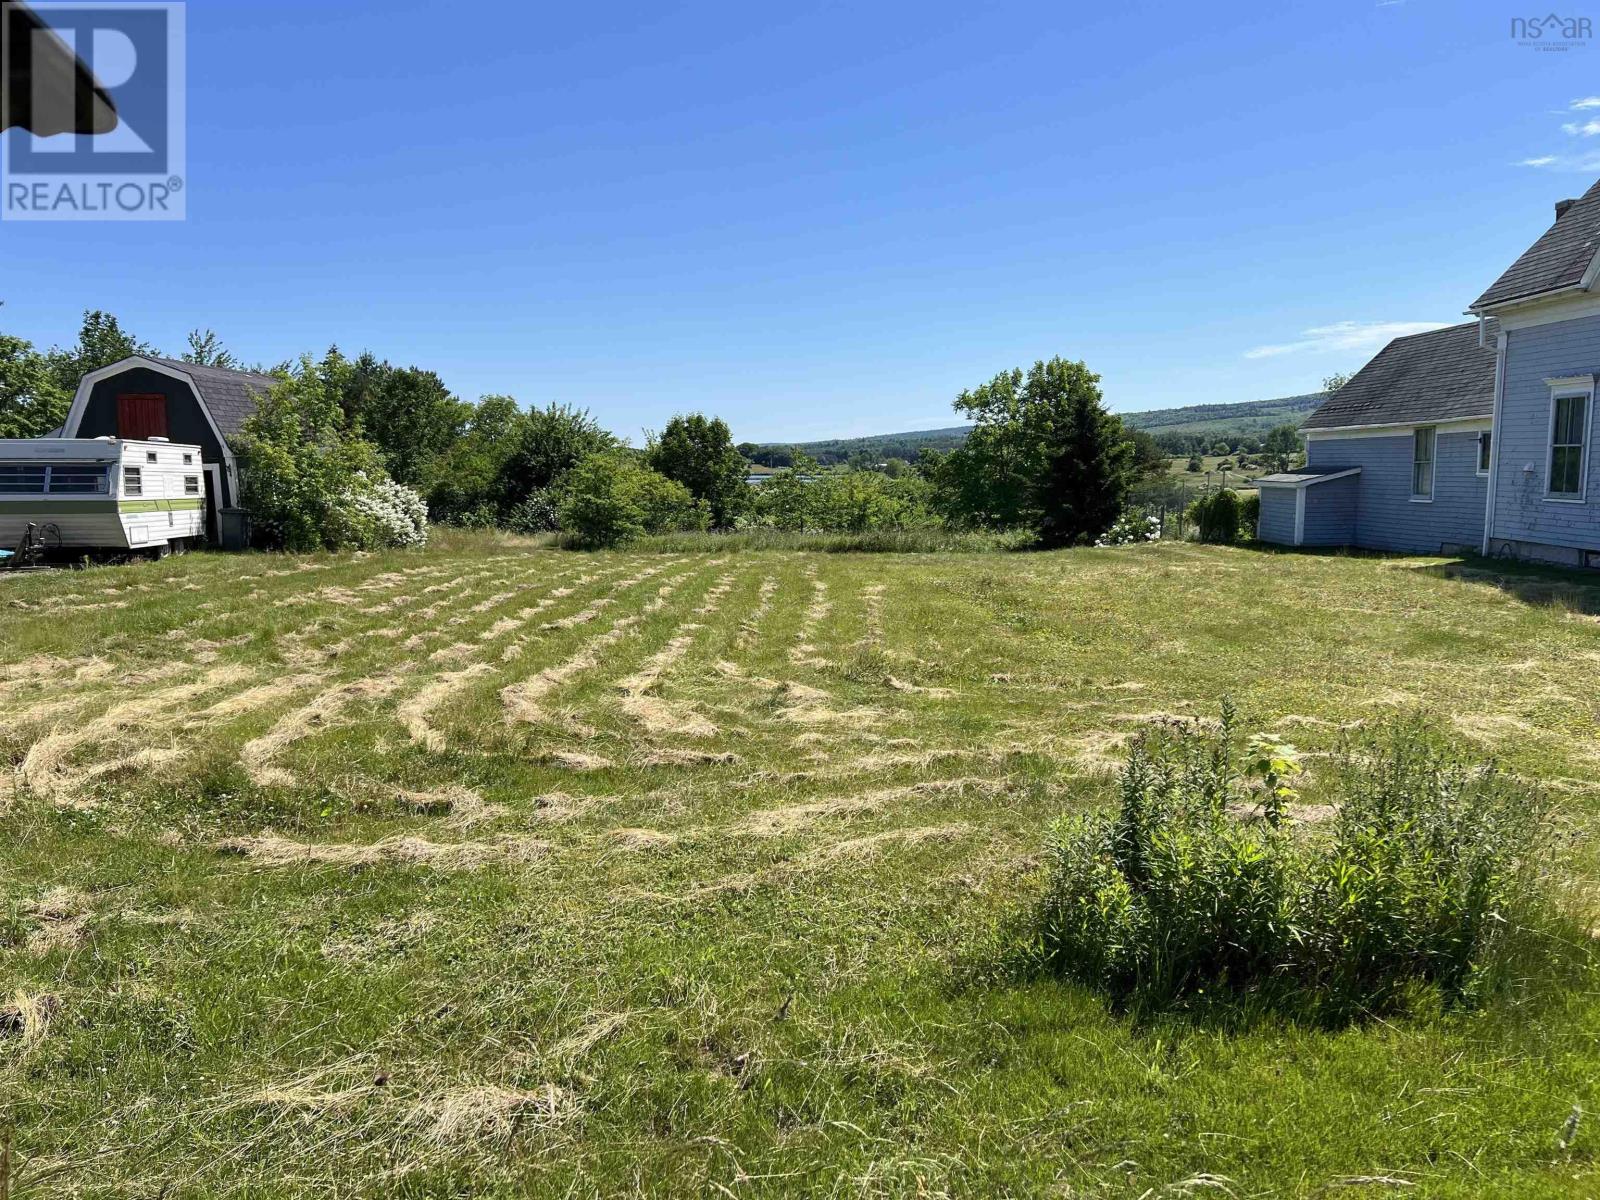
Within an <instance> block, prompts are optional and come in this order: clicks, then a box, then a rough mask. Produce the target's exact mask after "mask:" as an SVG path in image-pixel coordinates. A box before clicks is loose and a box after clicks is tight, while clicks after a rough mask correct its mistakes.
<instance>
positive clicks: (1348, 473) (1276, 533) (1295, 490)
mask: <svg viewBox="0 0 1600 1200" xmlns="http://www.w3.org/2000/svg"><path fill="white" fill-rule="evenodd" d="M1360 475H1361V468H1360V467H1343V468H1337V469H1333V470H1327V469H1323V470H1316V471H1310V470H1307V471H1292V472H1285V473H1282V474H1278V475H1267V476H1264V477H1262V478H1260V479H1257V480H1255V481H1254V483H1255V486H1256V487H1258V488H1259V489H1260V490H1261V522H1260V524H1259V525H1257V526H1256V536H1257V537H1258V538H1260V539H1261V540H1262V541H1263V542H1276V543H1277V544H1278V545H1280V546H1349V545H1353V544H1354V543H1355V540H1356V501H1357V490H1356V486H1357V485H1356V481H1357V479H1358V478H1359V477H1360Z"/></svg>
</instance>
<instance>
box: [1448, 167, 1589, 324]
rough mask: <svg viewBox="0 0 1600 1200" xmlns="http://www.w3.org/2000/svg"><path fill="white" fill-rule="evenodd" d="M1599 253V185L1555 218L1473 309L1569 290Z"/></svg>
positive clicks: (1476, 302) (1478, 300)
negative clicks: (1554, 221) (1542, 234)
mask: <svg viewBox="0 0 1600 1200" xmlns="http://www.w3.org/2000/svg"><path fill="white" fill-rule="evenodd" d="M1596 252H1600V183H1596V184H1595V185H1594V186H1593V187H1591V188H1590V189H1589V190H1588V191H1587V192H1585V193H1584V194H1583V198H1582V199H1581V200H1577V201H1574V202H1573V204H1572V206H1571V207H1570V208H1568V209H1567V210H1566V211H1565V212H1563V213H1562V214H1561V215H1560V216H1558V217H1557V218H1556V223H1555V224H1554V225H1552V226H1550V228H1549V229H1547V230H1545V232H1544V236H1542V237H1541V238H1540V239H1539V240H1538V241H1536V242H1535V243H1534V244H1533V245H1531V246H1529V247H1528V249H1527V250H1525V251H1524V252H1523V255H1522V257H1521V258H1519V259H1517V261H1516V262H1514V263H1512V264H1511V266H1510V267H1508V268H1507V269H1506V273H1505V274H1504V275H1502V276H1500V278H1499V279H1497V280H1495V281H1494V284H1493V286H1491V287H1490V288H1489V290H1488V291H1487V292H1485V293H1484V294H1483V295H1481V296H1479V297H1478V298H1477V300H1476V301H1474V302H1473V305H1472V307H1473V308H1474V309H1479V308H1486V307H1488V306H1489V305H1493V304H1504V303H1505V302H1506V301H1508V300H1523V299H1527V298H1528V297H1531V296H1538V295H1542V294H1543V293H1545V292H1553V291H1557V290H1559V289H1561V288H1568V287H1573V286H1575V285H1576V284H1578V283H1580V282H1581V281H1582V280H1583V275H1584V272H1585V271H1587V270H1588V269H1589V264H1590V263H1591V262H1593V261H1594V256H1595V254H1596Z"/></svg>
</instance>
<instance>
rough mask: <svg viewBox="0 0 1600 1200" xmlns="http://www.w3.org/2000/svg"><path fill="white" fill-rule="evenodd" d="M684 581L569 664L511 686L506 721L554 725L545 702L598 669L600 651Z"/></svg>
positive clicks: (645, 574)
mask: <svg viewBox="0 0 1600 1200" xmlns="http://www.w3.org/2000/svg"><path fill="white" fill-rule="evenodd" d="M665 569H666V567H665V566H661V567H655V568H652V569H651V570H649V571H642V572H640V573H639V574H638V575H636V576H633V577H631V579H625V580H622V581H621V582H619V583H618V584H616V585H614V586H613V589H612V590H613V591H616V590H619V589H621V588H622V587H623V586H624V585H626V586H628V587H632V586H634V585H636V584H639V583H642V582H644V581H645V580H646V579H647V578H650V577H652V576H654V575H657V574H659V573H660V572H661V571H663V570H665ZM683 578H684V577H683V576H679V577H678V578H677V579H676V580H673V581H671V582H668V583H666V584H663V585H662V587H661V588H660V590H659V592H658V593H657V595H656V599H655V600H653V601H651V603H650V604H647V605H646V606H645V608H644V611H643V612H640V613H636V614H634V615H633V616H630V617H621V618H619V619H618V620H617V621H616V623H615V624H613V625H612V626H611V628H610V629H608V630H606V631H605V632H604V633H602V634H599V635H598V636H596V637H594V638H592V639H590V641H589V642H588V643H587V644H586V645H584V646H583V647H581V648H580V649H578V650H577V651H576V652H575V653H574V654H573V655H572V657H571V658H569V659H567V660H566V661H565V662H562V663H558V664H557V665H555V666H553V667H545V668H543V669H541V670H540V671H539V673H538V674H537V675H535V676H533V678H531V679H525V680H523V681H522V682H521V683H514V684H512V685H511V686H510V687H507V688H504V689H502V690H501V692H500V701H501V703H502V705H504V707H505V710H506V713H505V718H506V721H507V722H509V723H513V724H515V723H518V722H521V723H524V724H529V725H548V724H551V723H552V720H551V716H550V714H549V713H548V712H547V711H545V709H544V707H543V705H542V703H541V702H542V701H543V700H545V699H546V698H547V697H548V696H549V695H550V693H552V692H554V691H555V690H556V689H557V688H559V687H561V686H562V685H563V684H565V683H566V682H567V681H569V680H570V679H572V678H574V677H575V676H577V675H581V674H583V673H584V672H585V671H590V670H593V669H594V668H595V667H596V666H598V665H599V663H600V652H601V651H602V650H604V649H606V648H607V647H610V646H614V645H615V644H616V643H618V642H620V641H621V640H622V639H623V638H625V637H627V636H628V633H629V632H630V631H631V630H632V629H633V628H634V627H635V626H637V625H638V624H639V623H640V622H641V621H642V620H643V619H644V617H645V614H647V613H650V612H655V611H657V610H659V609H660V608H661V607H662V606H663V605H664V604H665V603H666V599H667V597H668V596H670V595H671V594H672V593H673V591H675V590H676V589H677V587H678V585H679V584H680V583H681V582H682V580H683ZM602 599H604V597H602Z"/></svg>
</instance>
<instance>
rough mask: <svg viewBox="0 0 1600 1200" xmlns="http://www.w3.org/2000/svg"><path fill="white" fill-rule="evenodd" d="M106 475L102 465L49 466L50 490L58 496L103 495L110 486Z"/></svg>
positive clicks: (106, 472)
mask: <svg viewBox="0 0 1600 1200" xmlns="http://www.w3.org/2000/svg"><path fill="white" fill-rule="evenodd" d="M108 475H109V472H108V471H107V470H106V469H105V468H104V467H90V466H76V465H69V466H60V467H51V468H50V491H51V493H52V494H54V495H58V496H103V495H105V494H106V492H107V491H108V490H109V488H110V480H109V478H108Z"/></svg>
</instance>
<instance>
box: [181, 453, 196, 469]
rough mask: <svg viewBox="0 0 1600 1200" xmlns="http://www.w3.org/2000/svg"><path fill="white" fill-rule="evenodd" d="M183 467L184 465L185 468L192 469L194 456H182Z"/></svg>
mask: <svg viewBox="0 0 1600 1200" xmlns="http://www.w3.org/2000/svg"><path fill="white" fill-rule="evenodd" d="M183 465H184V466H186V467H192V466H194V455H192V454H185V455H184V456H183Z"/></svg>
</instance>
